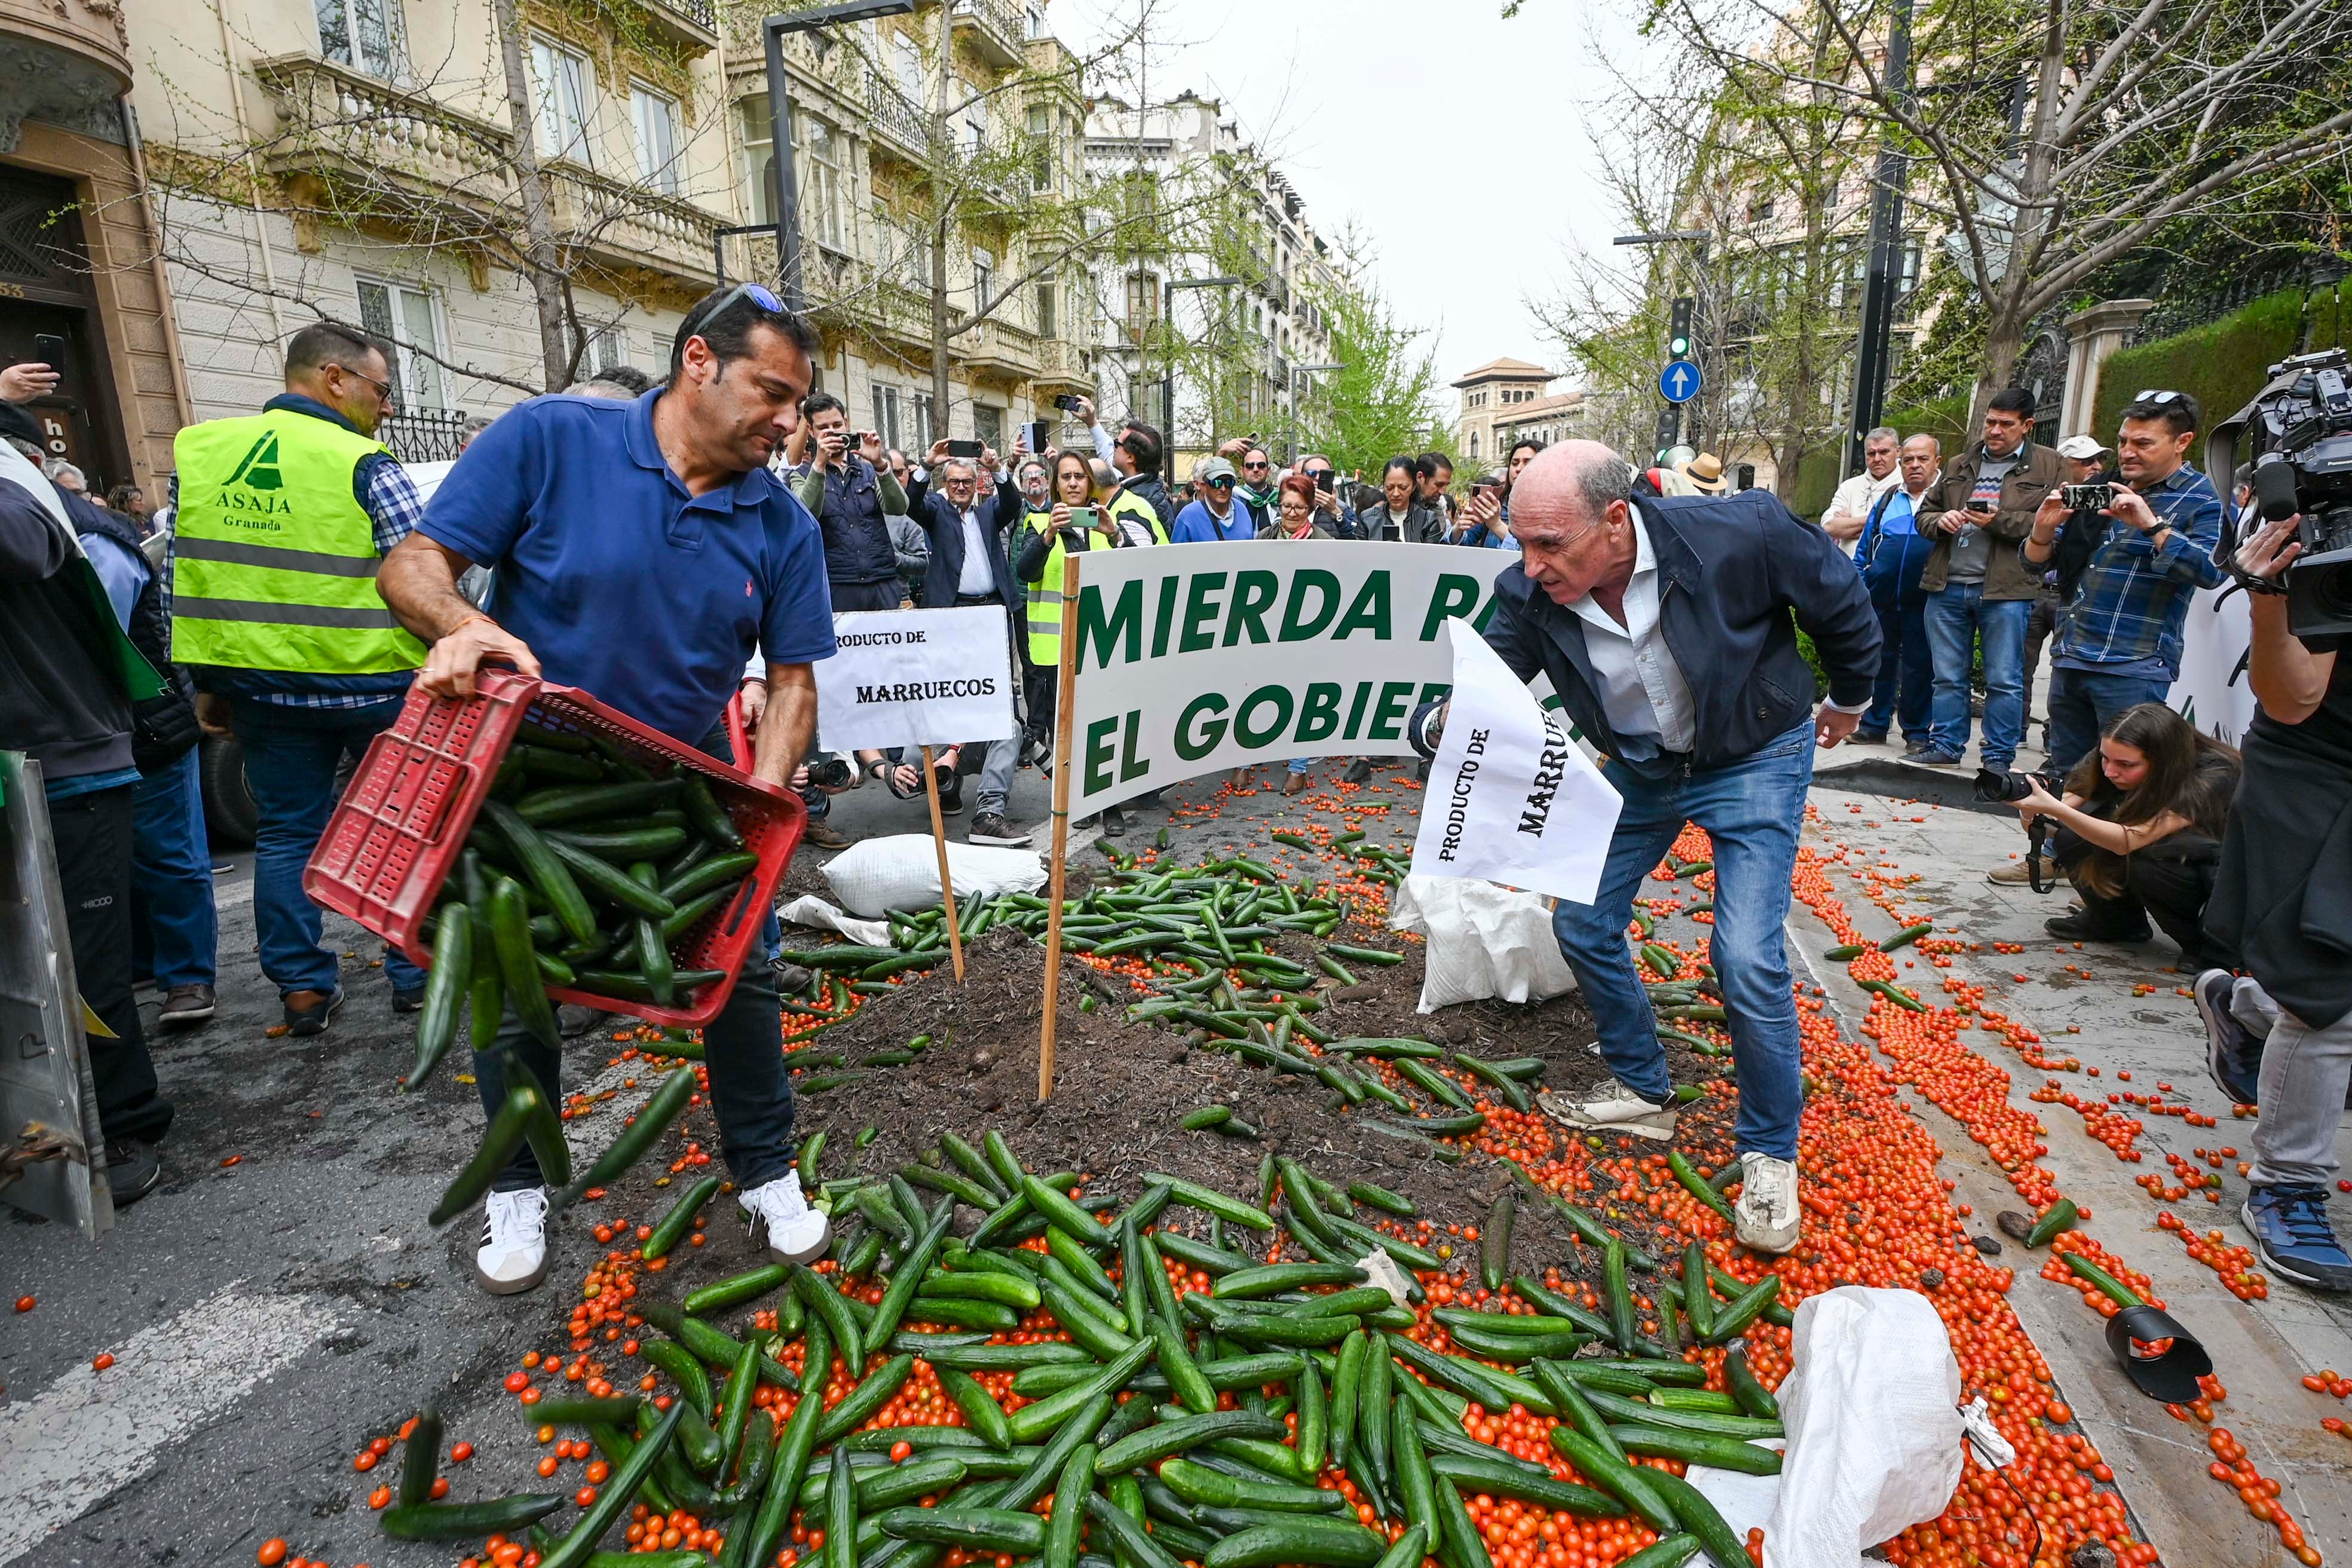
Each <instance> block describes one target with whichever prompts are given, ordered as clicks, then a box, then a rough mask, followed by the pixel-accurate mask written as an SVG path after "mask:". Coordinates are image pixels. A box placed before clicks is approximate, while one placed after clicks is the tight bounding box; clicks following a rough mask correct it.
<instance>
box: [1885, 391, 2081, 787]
mask: <svg viewBox="0 0 2352 1568" xmlns="http://www.w3.org/2000/svg"><path fill="white" fill-rule="evenodd" d="M1983 432H1984V434H1983V438H1982V439H1981V440H1980V441H1979V443H1978V444H1977V445H1976V446H1974V447H1970V448H1969V449H1968V450H1967V451H1965V452H1961V453H1959V454H1958V455H1957V456H1955V457H1954V458H1952V460H1951V461H1950V462H1948V463H1947V464H1946V465H1945V466H1944V475H1943V478H1942V479H1939V480H1937V484H1936V488H1935V489H1933V490H1931V491H1930V492H1928V496H1927V506H1926V508H1925V509H1923V510H1925V512H1926V514H1927V519H1928V521H1927V526H1928V527H1929V528H1931V529H1933V531H1935V534H1936V542H1935V550H1934V553H1932V554H1931V555H1929V556H1928V558H1927V567H1926V568H1925V569H1924V570H1923V571H1922V572H1921V573H1920V574H1919V586H1920V588H1921V589H1922V590H1924V591H1925V592H1926V593H1927V645H1928V647H1930V648H1931V649H1933V650H1934V655H1935V667H1936V695H1935V700H1934V701H1933V703H1932V705H1931V713H1932V717H1931V719H1930V724H1931V726H1932V728H1931V729H1930V731H1929V735H1928V741H1927V744H1926V745H1924V746H1920V747H1916V748H1915V749H1913V750H1911V751H1909V752H1905V753H1904V755H1903V760H1904V761H1905V762H1906V763H1925V764H1926V765H1927V766H1929V767H1936V768H1950V767H1958V765H1959V763H1960V757H1961V753H1963V752H1966V751H1967V750H1968V748H1969V673H1970V671H1971V670H1972V669H1973V668H1974V667H1975V663H1976V658H1975V654H1976V646H1977V642H1978V639H1979V637H1981V638H1982V639H1983V642H1984V678H1985V706H1984V750H1983V752H1982V753H1981V761H1982V763H1983V765H1984V766H1985V767H1987V768H1989V769H1991V770H1993V771H1994V772H1997V773H2006V772H2008V771H2009V765H2010V763H2012V762H2014V761H2016V760H2017V747H2018V743H2019V742H2020V741H2021V740H2022V739H2023V738H2024V731H2025V685H2024V679H2025V623H2026V619H2027V617H2028V616H2029V615H2030V614H2031V613H2032V608H2033V597H2034V595H2035V593H2036V592H2037V588H2036V584H2034V581H2033V574H2032V573H2030V572H2029V571H2028V570H2027V567H2026V565H2025V563H2024V562H2023V561H2022V560H2021V559H2020V558H2019V556H2018V552H2017V545H2018V542H2019V541H2021V540H2022V539H2023V538H2024V537H2025V535H2026V532H2027V531H2029V530H2030V529H2032V526H2033V513H2034V509H2035V508H2037V507H2039V506H2040V505H2041V504H2042V497H2043V496H2045V495H2047V494H2049V493H2050V491H2051V489H2053V488H2054V487H2055V486H2057V485H2060V484H2062V483H2063V482H2064V480H2065V469H2064V468H2063V465H2062V464H2061V462H2060V460H2059V457H2058V454H2057V453H2056V452H2054V451H2053V450H2051V449H2050V448H2049V447H2042V446H2037V445H2036V444H2035V443H2034V442H2033V440H2032V433H2033V395H2032V393H2030V392H2027V391H2026V390H2025V389H2024V388H2022V387H2017V386H2012V387H2008V388H2006V389H2004V390H2002V391H2000V392H1996V393H1994V394H1993V395H1992V400H1991V402H1990V404H1988V405H1986V408H1985V414H1984V426H1983Z"/></svg>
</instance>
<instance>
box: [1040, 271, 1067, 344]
mask: <svg viewBox="0 0 2352 1568" xmlns="http://www.w3.org/2000/svg"><path fill="white" fill-rule="evenodd" d="M1059 300H1060V294H1059V291H1058V289H1057V287H1056V286H1055V283H1054V281H1053V279H1050V278H1049V279H1045V280H1043V281H1041V282H1040V283H1039V284H1038V285H1037V335H1038V336H1039V337H1041V338H1056V337H1059V336H1061V335H1062V312H1061V311H1060V310H1059V309H1057V306H1058V304H1059Z"/></svg>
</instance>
